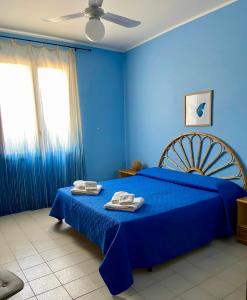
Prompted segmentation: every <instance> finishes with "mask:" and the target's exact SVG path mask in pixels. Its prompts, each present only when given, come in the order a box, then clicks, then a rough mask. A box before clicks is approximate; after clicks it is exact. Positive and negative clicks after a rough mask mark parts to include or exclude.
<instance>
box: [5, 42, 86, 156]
mask: <svg viewBox="0 0 247 300" xmlns="http://www.w3.org/2000/svg"><path fill="white" fill-rule="evenodd" d="M0 108H1V123H2V135H3V139H4V142H3V146H4V149H5V153H6V154H8V153H16V152H17V153H18V152H21V151H23V149H25V150H27V149H29V150H30V151H31V150H36V149H37V146H39V147H40V149H41V150H42V151H45V152H46V151H50V150H55V149H57V148H61V147H62V148H63V149H69V148H70V147H71V146H72V145H73V144H75V143H77V142H78V138H80V137H81V118H80V107H79V97H78V87H77V76H76V63H75V56H74V53H73V51H72V50H63V49H60V48H47V47H40V46H35V45H33V44H19V43H16V42H15V41H10V42H9V41H1V42H0Z"/></svg>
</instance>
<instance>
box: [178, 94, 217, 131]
mask: <svg viewBox="0 0 247 300" xmlns="http://www.w3.org/2000/svg"><path fill="white" fill-rule="evenodd" d="M212 101H213V91H204V92H198V93H193V94H188V95H186V96H185V101H184V102H185V126H211V125H212Z"/></svg>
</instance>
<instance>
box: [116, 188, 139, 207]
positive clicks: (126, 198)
mask: <svg viewBox="0 0 247 300" xmlns="http://www.w3.org/2000/svg"><path fill="white" fill-rule="evenodd" d="M134 198H135V195H134V194H129V193H127V192H122V191H120V192H116V193H114V195H113V197H112V199H111V202H112V203H114V204H117V203H119V204H122V205H126V204H131V203H133V201H134Z"/></svg>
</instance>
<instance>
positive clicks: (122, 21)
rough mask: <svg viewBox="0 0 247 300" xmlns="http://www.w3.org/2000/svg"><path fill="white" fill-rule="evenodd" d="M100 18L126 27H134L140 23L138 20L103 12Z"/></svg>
mask: <svg viewBox="0 0 247 300" xmlns="http://www.w3.org/2000/svg"><path fill="white" fill-rule="evenodd" d="M101 18H102V19H104V20H107V21H110V22H113V23H116V24H118V25H120V26H124V27H128V28H132V27H136V26H138V25H140V24H141V22H140V21H135V20H131V19H128V18H125V17H122V16H119V15H115V14H112V13H105V14H104V15H103V16H102V17H101Z"/></svg>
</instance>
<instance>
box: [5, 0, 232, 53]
mask: <svg viewBox="0 0 247 300" xmlns="http://www.w3.org/2000/svg"><path fill="white" fill-rule="evenodd" d="M232 2H235V0H104V3H103V8H104V10H105V11H106V12H112V13H116V14H120V15H122V16H125V17H129V18H133V19H136V20H139V21H141V22H142V24H141V25H140V26H138V27H136V28H132V29H128V28H124V27H121V26H118V25H115V24H113V23H109V22H107V21H103V22H104V24H105V28H106V36H105V38H104V40H103V41H101V42H100V44H97V45H96V46H100V47H102V48H108V49H114V50H119V51H126V50H128V49H131V48H133V47H135V46H136V45H139V44H141V43H143V42H145V41H147V40H149V39H151V38H152V37H154V36H157V35H159V34H161V33H162V32H166V31H169V30H171V29H173V28H174V27H177V26H179V25H181V24H184V23H186V22H189V21H191V20H193V19H195V18H198V17H200V16H202V15H205V14H207V13H209V12H211V11H214V10H216V9H219V8H221V7H223V6H225V5H227V4H230V3H232ZM87 4H88V1H87V0H0V29H1V31H7V30H10V31H22V32H27V33H33V34H35V35H46V36H51V37H57V38H61V39H69V40H73V41H76V42H82V43H86V44H88V43H89V42H88V40H87V39H86V37H85V34H84V28H85V24H86V22H87V18H81V19H74V20H70V21H66V22H61V23H47V22H43V21H42V19H44V18H51V17H56V16H61V15H66V14H71V13H76V12H80V11H82V10H84V9H85V8H86V7H87V6H88V5H87Z"/></svg>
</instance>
